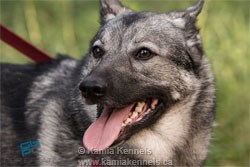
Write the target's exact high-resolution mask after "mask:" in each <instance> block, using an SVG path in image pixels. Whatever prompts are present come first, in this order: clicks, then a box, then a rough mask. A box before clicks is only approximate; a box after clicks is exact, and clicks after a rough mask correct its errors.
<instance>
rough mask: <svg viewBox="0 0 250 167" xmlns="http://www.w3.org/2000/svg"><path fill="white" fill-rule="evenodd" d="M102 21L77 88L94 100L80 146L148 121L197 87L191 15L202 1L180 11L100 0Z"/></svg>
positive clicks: (92, 146) (105, 141)
mask: <svg viewBox="0 0 250 167" xmlns="http://www.w3.org/2000/svg"><path fill="white" fill-rule="evenodd" d="M101 5H102V8H101V16H102V17H101V22H102V26H101V28H100V30H99V31H98V33H97V34H96V36H95V37H94V39H93V40H92V42H91V47H90V51H89V54H88V56H87V58H86V65H87V69H88V70H87V72H85V73H84V77H83V80H82V81H81V84H80V90H81V91H82V94H83V96H84V97H85V99H86V101H87V103H89V104H98V106H99V108H98V119H97V121H95V122H94V123H93V124H92V125H91V126H90V127H89V128H88V130H87V131H86V133H85V135H84V139H83V142H84V145H85V146H86V147H87V148H88V149H89V150H103V149H106V148H108V147H110V146H111V145H112V144H114V143H118V142H119V141H121V140H124V139H126V138H128V137H130V136H131V135H132V134H133V133H134V132H136V131H138V130H139V129H141V128H143V127H145V126H147V125H148V124H149V123H150V124H151V123H153V122H154V121H156V120H157V118H158V117H160V115H161V114H162V113H163V112H166V110H167V108H168V107H169V106H171V105H173V104H174V103H175V102H176V101H180V100H182V99H183V98H185V97H187V96H189V95H191V94H192V93H193V92H194V91H195V90H196V89H197V82H198V81H197V78H198V77H199V76H198V75H199V74H198V69H199V67H200V61H201V59H202V55H203V53H202V47H201V41H200V36H199V32H198V30H197V29H196V28H195V21H196V17H197V16H198V14H199V13H200V11H201V9H202V6H203V1H199V2H198V3H197V4H196V5H195V6H193V7H190V8H188V9H187V10H185V11H182V12H171V13H168V14H155V13H150V12H134V11H131V10H129V9H127V8H125V7H124V6H122V4H121V3H120V2H118V1H116V0H103V1H101Z"/></svg>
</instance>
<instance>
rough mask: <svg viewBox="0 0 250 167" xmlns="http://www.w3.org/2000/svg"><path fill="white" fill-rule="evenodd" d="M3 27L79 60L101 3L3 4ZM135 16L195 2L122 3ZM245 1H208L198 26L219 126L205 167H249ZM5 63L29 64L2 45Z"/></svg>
mask: <svg viewBox="0 0 250 167" xmlns="http://www.w3.org/2000/svg"><path fill="white" fill-rule="evenodd" d="M0 2H1V10H0V11H1V13H0V16H1V23H3V24H5V25H6V26H8V27H9V28H11V29H12V30H14V31H15V32H17V33H18V34H19V35H21V36H22V37H24V38H26V39H27V40H29V41H30V42H31V43H33V44H35V45H36V46H38V47H40V48H42V49H43V50H46V51H47V52H48V53H50V54H51V55H53V56H55V55H56V53H67V54H69V55H72V57H74V58H77V59H79V58H80V57H81V56H82V55H84V53H86V51H87V48H88V42H89V41H90V39H91V37H92V36H93V35H94V34H95V32H96V30H97V29H98V27H99V21H98V17H99V11H98V2H97V1H93V0H89V1H86V0H85V1H84V0H76V1H70V0H67V1H66V0H56V1H32V0H27V1H24V0H22V1H21V0H19V1H13V0H12V1H7V0H6V1H3V0H0ZM123 2H124V4H126V5H127V6H128V7H130V8H132V9H134V10H139V11H140V10H150V11H155V12H165V11H169V10H173V9H184V8H186V7H188V6H189V5H191V4H192V3H193V2H194V1H186V0H185V1H184V0H178V1H173V0H172V1H170V0H166V1H164V0H154V1H153V0H152V1H149V0H138V1H134V0H123ZM249 3H250V2H249V1H247V0H210V1H209V0H207V1H206V4H205V7H204V10H203V11H202V13H201V15H200V17H199V22H198V26H199V27H201V33H202V39H203V43H204V48H205V51H206V55H207V56H208V58H209V60H210V62H211V64H212V67H213V70H214V73H215V76H216V88H217V116H216V122H217V124H218V125H217V126H216V127H215V129H214V135H213V141H212V146H211V150H210V153H209V158H208V160H207V162H206V166H223V167H224V166H250V162H249V157H250V154H249V147H250V145H249V140H250V138H249V137H250V136H249V135H250V133H249V126H250V125H249V123H250V120H249V107H250V106H249V105H250V99H249V93H250V90H249V85H250V83H249V64H250V62H249V61H250V59H249V56H250V55H249V39H250V36H249V19H250V17H249V10H250V7H249V5H250V4H249ZM0 44H1V45H0V46H1V50H0V55H1V57H0V58H1V60H0V61H1V62H12V63H20V64H22V63H27V62H31V61H30V60H29V59H27V58H25V57H24V56H23V55H22V54H20V53H18V52H17V51H15V50H14V49H12V48H11V47H9V46H7V45H6V44H4V43H2V42H1V43H0Z"/></svg>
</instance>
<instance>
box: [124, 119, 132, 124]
mask: <svg viewBox="0 0 250 167" xmlns="http://www.w3.org/2000/svg"><path fill="white" fill-rule="evenodd" d="M130 122H132V119H131V118H128V119H127V120H126V121H125V122H124V123H125V124H126V125H127V124H129V123H130Z"/></svg>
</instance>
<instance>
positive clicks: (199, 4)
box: [186, 0, 204, 18]
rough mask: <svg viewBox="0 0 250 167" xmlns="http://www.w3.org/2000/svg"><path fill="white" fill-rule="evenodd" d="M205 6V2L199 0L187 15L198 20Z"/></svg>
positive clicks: (187, 10) (188, 10)
mask: <svg viewBox="0 0 250 167" xmlns="http://www.w3.org/2000/svg"><path fill="white" fill-rule="evenodd" d="M203 5H204V0H199V1H198V2H197V3H196V4H195V5H194V6H191V7H189V8H187V9H186V13H187V14H188V15H189V16H190V17H193V18H196V17H197V16H198V15H199V14H200V12H201V10H202V8H203Z"/></svg>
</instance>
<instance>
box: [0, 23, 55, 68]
mask: <svg viewBox="0 0 250 167" xmlns="http://www.w3.org/2000/svg"><path fill="white" fill-rule="evenodd" d="M0 39H1V40H2V41H4V42H6V43H7V44H9V45H11V46H12V47H13V48H15V49H16V50H18V51H20V52H22V53H23V54H24V55H25V56H27V57H29V58H30V59H32V60H34V61H35V62H36V63H47V62H49V61H51V60H52V57H51V56H50V55H48V54H47V53H45V52H43V51H42V50H40V49H38V48H37V47H35V46H34V45H32V44H30V43H29V42H27V41H26V40H24V39H23V38H21V37H20V36H18V35H16V34H15V33H14V32H12V31H10V30H9V29H7V28H6V27H4V26H3V25H2V24H0Z"/></svg>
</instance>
